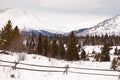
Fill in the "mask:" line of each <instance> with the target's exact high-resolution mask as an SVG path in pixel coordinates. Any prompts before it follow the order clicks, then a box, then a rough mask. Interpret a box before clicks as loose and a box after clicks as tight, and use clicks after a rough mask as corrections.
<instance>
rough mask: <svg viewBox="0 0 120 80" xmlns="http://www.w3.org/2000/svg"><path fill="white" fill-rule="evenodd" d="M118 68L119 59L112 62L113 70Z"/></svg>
mask: <svg viewBox="0 0 120 80" xmlns="http://www.w3.org/2000/svg"><path fill="white" fill-rule="evenodd" d="M116 68H117V59H116V58H114V59H113V60H112V64H111V69H113V70H116Z"/></svg>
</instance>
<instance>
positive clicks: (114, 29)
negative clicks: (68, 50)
mask: <svg viewBox="0 0 120 80" xmlns="http://www.w3.org/2000/svg"><path fill="white" fill-rule="evenodd" d="M76 34H77V35H78V36H79V35H82V36H85V35H98V36H101V35H102V34H103V35H105V34H108V35H115V36H120V15H117V16H115V17H112V18H109V19H107V20H105V21H103V22H101V23H99V24H97V25H95V26H94V27H91V28H88V29H85V30H83V31H80V32H77V33H76Z"/></svg>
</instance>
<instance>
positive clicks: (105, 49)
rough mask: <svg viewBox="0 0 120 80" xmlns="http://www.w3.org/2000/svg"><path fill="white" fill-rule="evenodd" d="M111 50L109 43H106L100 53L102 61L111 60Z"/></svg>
mask: <svg viewBox="0 0 120 80" xmlns="http://www.w3.org/2000/svg"><path fill="white" fill-rule="evenodd" d="M109 51H110V48H109V45H108V44H107V43H105V44H104V46H103V47H102V51H101V55H100V60H101V61H110V56H109Z"/></svg>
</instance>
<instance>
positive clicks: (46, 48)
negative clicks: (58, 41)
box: [43, 37, 50, 57]
mask: <svg viewBox="0 0 120 80" xmlns="http://www.w3.org/2000/svg"><path fill="white" fill-rule="evenodd" d="M43 55H44V56H48V57H50V46H49V41H48V37H46V38H45V39H44V40H43Z"/></svg>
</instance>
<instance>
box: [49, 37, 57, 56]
mask: <svg viewBox="0 0 120 80" xmlns="http://www.w3.org/2000/svg"><path fill="white" fill-rule="evenodd" d="M57 55H58V45H57V43H56V40H55V39H54V40H53V41H52V45H51V57H53V58H56V57H57Z"/></svg>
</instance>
